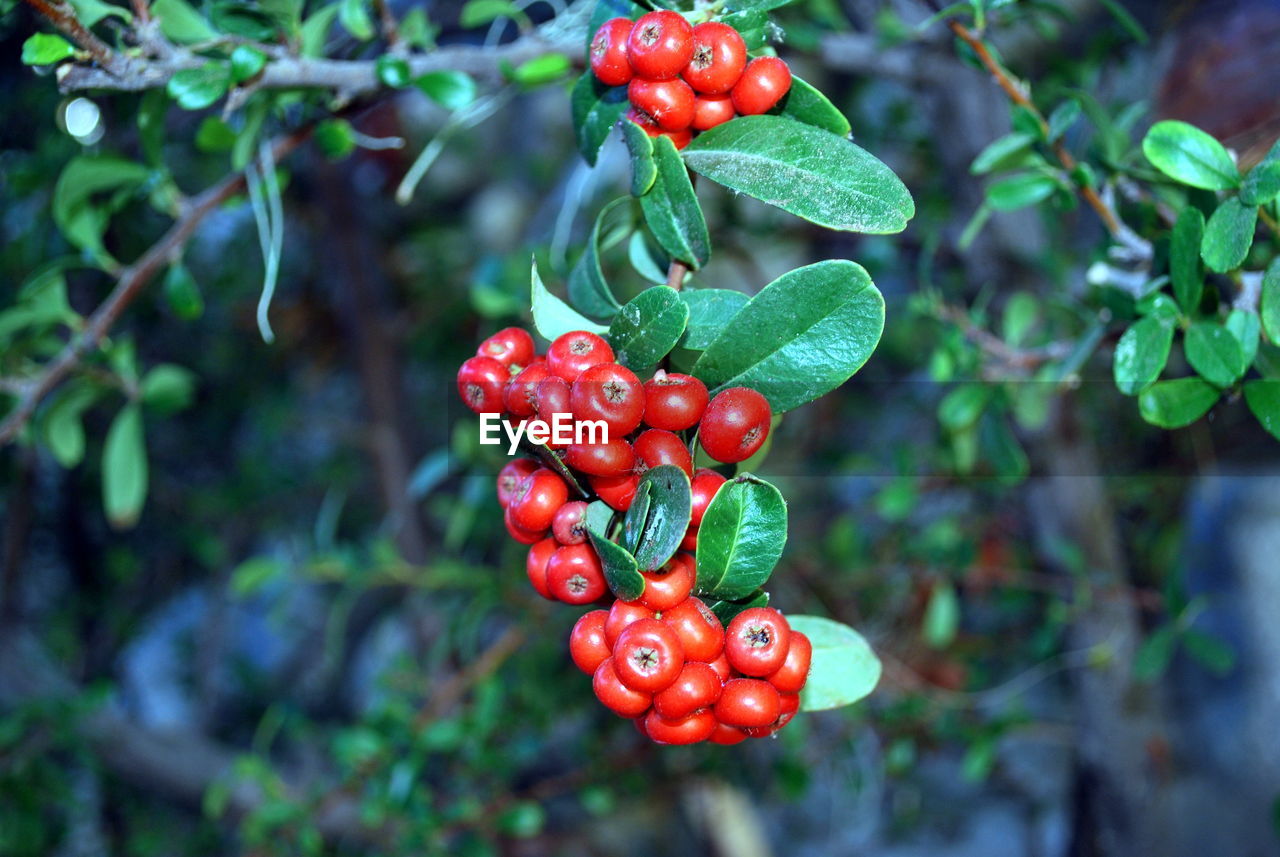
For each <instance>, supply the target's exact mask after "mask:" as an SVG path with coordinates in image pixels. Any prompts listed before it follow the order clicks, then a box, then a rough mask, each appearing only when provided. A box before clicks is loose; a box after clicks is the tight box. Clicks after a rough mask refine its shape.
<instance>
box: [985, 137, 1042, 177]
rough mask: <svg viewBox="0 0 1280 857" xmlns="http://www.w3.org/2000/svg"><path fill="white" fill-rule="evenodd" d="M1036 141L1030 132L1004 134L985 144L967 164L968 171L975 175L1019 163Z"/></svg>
mask: <svg viewBox="0 0 1280 857" xmlns="http://www.w3.org/2000/svg"><path fill="white" fill-rule="evenodd" d="M1035 142H1036V139H1035V137H1032V136H1031V135H1030V134H1005V135H1004V136H1003V137H999V138H997V139H995V140H993V141H991V143H989V144H988V145H987V147H986V148H985V149H983V150H982V151H981V152H979V153H978V157H976V158H974V159H973V163H972V164H970V165H969V172H971V173H973V174H974V175H975V176H980V175H985V174H986V173H989V172H993V171H995V170H1003V169H1007V168H1009V167H1010V166H1013V165H1015V164H1017V163H1019V162H1020V161H1021V160H1022V156H1023V155H1024V154H1025V153H1026V152H1027V151H1028V150H1029V149H1030V148H1031V146H1032V145H1033V144H1034V143H1035Z"/></svg>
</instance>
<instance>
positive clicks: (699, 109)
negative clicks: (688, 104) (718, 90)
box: [692, 95, 738, 131]
mask: <svg viewBox="0 0 1280 857" xmlns="http://www.w3.org/2000/svg"><path fill="white" fill-rule="evenodd" d="M737 115H738V114H737V113H735V112H734V110H733V99H732V98H730V97H729V96H727V95H699V96H698V97H697V98H695V99H694V100H693V126H692V127H693V130H695V131H710V130H711V129H712V128H714V127H716V126H717V125H723V124H724V123H726V122H728V121H729V120H730V119H732V118H733V117H734V116H737Z"/></svg>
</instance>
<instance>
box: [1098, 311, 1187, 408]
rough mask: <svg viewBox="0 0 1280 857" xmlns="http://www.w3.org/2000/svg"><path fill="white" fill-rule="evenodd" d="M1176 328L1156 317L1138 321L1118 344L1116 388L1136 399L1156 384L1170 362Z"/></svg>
mask: <svg viewBox="0 0 1280 857" xmlns="http://www.w3.org/2000/svg"><path fill="white" fill-rule="evenodd" d="M1172 345H1173V325H1172V324H1169V323H1167V322H1165V321H1163V320H1161V319H1159V318H1156V317H1155V316H1148V317H1147V318H1142V319H1138V321H1136V322H1134V323H1133V324H1132V325H1131V326H1130V327H1129V329H1128V330H1126V331H1125V332H1124V336H1122V337H1120V341H1119V342H1118V343H1116V351H1115V359H1114V360H1113V361H1112V364H1111V370H1112V375H1113V376H1114V378H1115V381H1116V389H1118V390H1119V391H1120V392H1121V393H1124V394H1125V395H1126V396H1136V395H1138V394H1139V393H1141V392H1142V391H1143V390H1145V389H1146V388H1147V387H1149V386H1150V385H1152V384H1154V383H1155V382H1156V380H1157V379H1158V378H1159V377H1160V373H1161V372H1163V371H1164V367H1165V364H1167V363H1168V362H1169V349H1170V347H1171V346H1172Z"/></svg>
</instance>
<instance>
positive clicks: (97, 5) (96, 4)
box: [0, 0, 173, 38]
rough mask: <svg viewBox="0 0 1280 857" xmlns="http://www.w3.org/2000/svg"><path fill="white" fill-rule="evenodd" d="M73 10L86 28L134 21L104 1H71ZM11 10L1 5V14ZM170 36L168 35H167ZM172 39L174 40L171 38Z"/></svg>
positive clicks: (129, 15)
mask: <svg viewBox="0 0 1280 857" xmlns="http://www.w3.org/2000/svg"><path fill="white" fill-rule="evenodd" d="M70 5H71V8H72V9H75V10H76V20H77V21H79V22H80V23H81V24H83V25H84V26H86V27H93V26H95V25H96V24H97V23H98V22H99V21H101V20H103V19H104V18H109V17H116V18H119V19H120V20H122V21H124V22H125V23H130V22H132V21H133V13H132V12H130V11H129V10H128V9H126V8H124V7H123V6H117V5H116V4H115V3H104V2H102V0H70ZM160 5H161V4H159V3H157V4H154V5H153V6H152V7H151V13H152V14H153V15H155V14H156V9H157V7H159V6H160ZM7 8H11V7H6V6H5V5H4V4H2V3H0V14H3V10H5V9H7ZM165 35H168V33H165ZM170 38H173V37H172V36H170Z"/></svg>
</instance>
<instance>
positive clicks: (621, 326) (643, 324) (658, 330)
mask: <svg viewBox="0 0 1280 857" xmlns="http://www.w3.org/2000/svg"><path fill="white" fill-rule="evenodd" d="M688 322H689V307H688V305H687V304H686V303H685V302H684V301H682V300H681V299H680V293H679V292H677V291H676V290H675V289H672V288H669V287H667V286H650V287H649V288H647V289H645V290H644V291H643V292H641V293H640V294H638V295H636V296H635V297H634V298H632V299H631V300H630V301H628V302H627V304H626V306H624V307H622V309H620V310H618V313H617V315H615V316H614V317H613V321H612V322H611V323H610V324H609V344H610V345H612V346H613V353H614V355H615V357H616V359H617V361H618V362H619V363H621V364H622V365H623V366H626V367H627V368H628V369H631V370H632V371H636V370H640V369H644V368H646V367H648V366H653V365H654V364H655V363H657V362H658V361H659V360H661V359H662V358H663V357H664V356H666V354H667V353H668V352H670V351H671V349H672V348H674V347H675V345H676V343H677V342H679V341H680V337H681V336H683V335H684V331H685V325H686V324H688Z"/></svg>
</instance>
